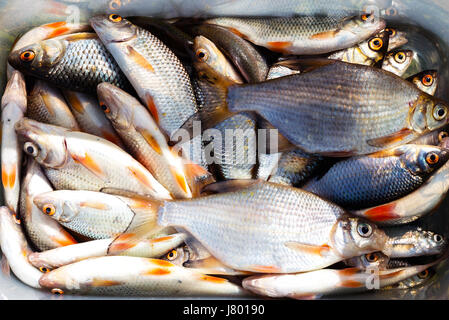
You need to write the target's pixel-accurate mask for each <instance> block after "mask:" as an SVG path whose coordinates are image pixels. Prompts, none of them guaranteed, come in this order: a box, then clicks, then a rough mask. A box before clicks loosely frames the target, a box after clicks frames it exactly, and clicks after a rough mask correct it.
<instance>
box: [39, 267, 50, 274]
mask: <svg viewBox="0 0 449 320" xmlns="http://www.w3.org/2000/svg"><path fill="white" fill-rule="evenodd" d="M39 270H40V272H42V273H48V272H50V269H48V268H46V267H40V268H39Z"/></svg>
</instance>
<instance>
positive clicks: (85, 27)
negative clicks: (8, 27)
mask: <svg viewBox="0 0 449 320" xmlns="http://www.w3.org/2000/svg"><path fill="white" fill-rule="evenodd" d="M90 30H91V27H90V25H89V24H81V23H68V22H66V21H58V22H52V23H46V24H43V25H40V26H38V27H34V28H32V29H30V30H29V31H27V32H26V33H24V34H23V35H22V36H21V37H20V39H18V40H17V41H16V43H15V44H14V46H13V47H12V48H11V51H15V50H19V49H22V48H23V47H26V46H29V45H31V44H33V43H36V42H39V41H43V40H46V39H49V38H54V37H57V36H62V35H65V34H69V33H77V32H87V31H90ZM13 71H14V68H13V67H11V65H10V64H9V63H8V64H7V67H6V72H7V78H8V80H9V79H10V78H11V75H12V72H13Z"/></svg>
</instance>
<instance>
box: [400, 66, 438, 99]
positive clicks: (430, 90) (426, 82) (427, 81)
mask: <svg viewBox="0 0 449 320" xmlns="http://www.w3.org/2000/svg"><path fill="white" fill-rule="evenodd" d="M407 81H410V82H412V83H414V84H415V85H416V86H417V87H418V88H419V89H420V90H422V91H424V92H425V93H427V94H430V95H431V96H433V95H434V94H435V92H436V91H437V88H438V82H439V77H438V71H436V70H426V71H422V72H420V73H418V74H415V75H413V76H411V77H409V78H407Z"/></svg>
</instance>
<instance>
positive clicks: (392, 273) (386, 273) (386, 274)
mask: <svg viewBox="0 0 449 320" xmlns="http://www.w3.org/2000/svg"><path fill="white" fill-rule="evenodd" d="M404 271H406V268H401V269H399V270H398V269H393V270H382V271H381V272H380V274H379V279H380V280H385V279H390V278H394V277H397V276H399V275H400V274H401V273H403V272H404Z"/></svg>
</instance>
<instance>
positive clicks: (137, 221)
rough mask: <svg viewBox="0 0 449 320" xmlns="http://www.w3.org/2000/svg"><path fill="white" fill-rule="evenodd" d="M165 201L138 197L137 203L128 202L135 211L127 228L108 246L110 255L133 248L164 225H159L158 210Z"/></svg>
mask: <svg viewBox="0 0 449 320" xmlns="http://www.w3.org/2000/svg"><path fill="white" fill-rule="evenodd" d="M162 203H163V202H161V201H158V200H149V199H145V200H140V199H136V201H135V204H132V203H128V206H129V207H130V208H131V210H132V211H133V212H134V217H133V219H132V220H131V222H130V224H129V226H128V227H127V228H126V230H125V231H124V232H123V233H122V234H120V235H119V236H117V237H116V238H115V239H114V240H113V241H112V242H111V244H110V245H109V247H108V251H107V253H108V255H117V254H119V253H120V252H123V251H125V250H128V249H131V248H133V247H134V246H136V245H137V243H139V242H140V241H141V240H143V239H148V238H150V237H151V236H153V235H155V234H156V233H158V232H159V231H160V230H161V229H163V228H164V227H161V226H159V225H158V223H157V221H158V212H159V208H160V207H161V205H162Z"/></svg>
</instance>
